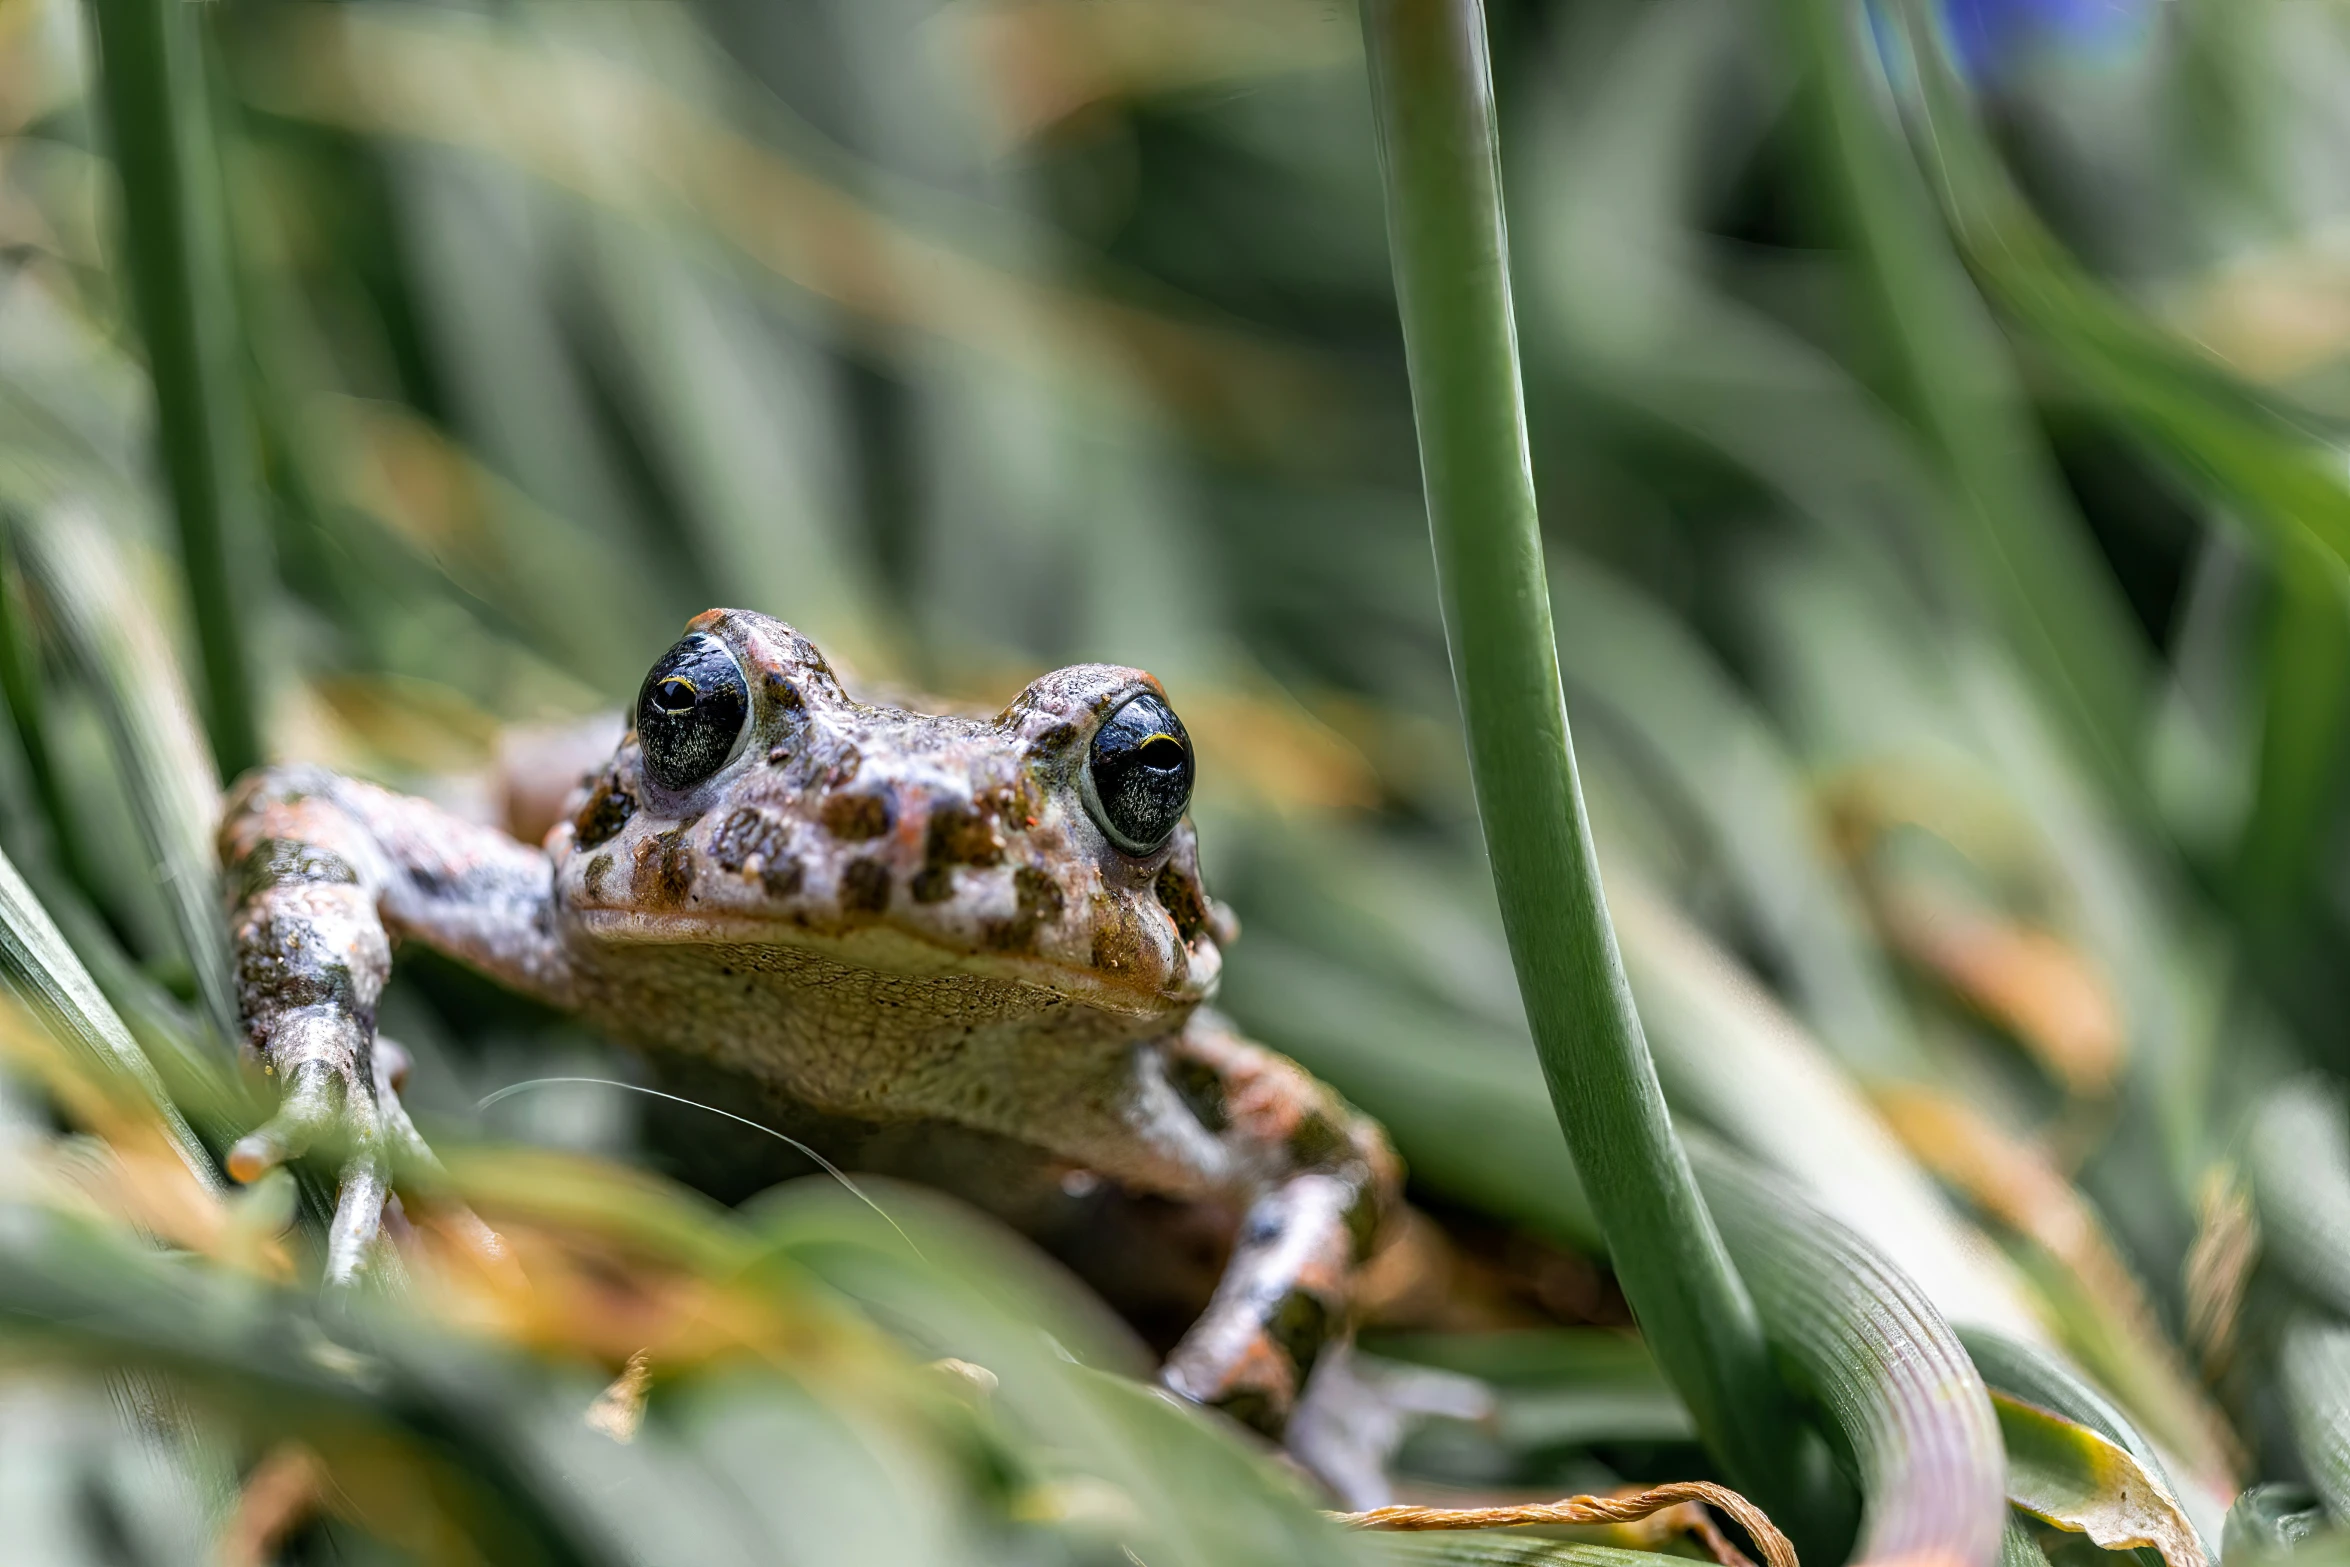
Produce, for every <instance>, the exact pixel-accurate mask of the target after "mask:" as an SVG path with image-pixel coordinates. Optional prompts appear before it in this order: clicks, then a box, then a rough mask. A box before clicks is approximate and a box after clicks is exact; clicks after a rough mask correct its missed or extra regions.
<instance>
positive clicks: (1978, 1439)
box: [1690, 1139, 2007, 1567]
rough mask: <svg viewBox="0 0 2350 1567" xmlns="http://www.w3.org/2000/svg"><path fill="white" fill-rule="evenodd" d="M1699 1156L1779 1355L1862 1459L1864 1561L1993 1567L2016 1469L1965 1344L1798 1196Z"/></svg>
mask: <svg viewBox="0 0 2350 1567" xmlns="http://www.w3.org/2000/svg"><path fill="white" fill-rule="evenodd" d="M1690 1152H1691V1155H1692V1159H1693V1162H1694V1163H1695V1164H1696V1167H1697V1171H1698V1175H1699V1178H1700V1179H1701V1180H1702V1181H1703V1183H1704V1185H1705V1194H1706V1200H1707V1201H1708V1202H1709V1203H1711V1204H1712V1206H1713V1209H1714V1212H1715V1213H1716V1214H1717V1215H1719V1217H1720V1219H1721V1223H1722V1234H1723V1236H1724V1237H1725V1238H1726V1239H1727V1240H1728V1241H1729V1243H1730V1251H1731V1255H1732V1256H1733V1257H1734V1258H1736V1260H1737V1263H1738V1269H1739V1272H1740V1273H1741V1274H1743V1275H1744V1276H1745V1278H1746V1281H1747V1284H1748V1287H1749V1288H1751V1289H1752V1290H1753V1291H1754V1301H1755V1305H1756V1307H1757V1308H1758V1309H1759V1310H1760V1311H1761V1312H1762V1316H1763V1324H1764V1327H1765V1328H1766V1329H1767V1330H1768V1332H1769V1333H1770V1336H1771V1342H1772V1344H1773V1346H1774V1347H1775V1348H1777V1349H1778V1350H1779V1351H1780V1352H1781V1353H1782V1354H1784V1355H1786V1356H1787V1357H1788V1359H1789V1360H1790V1361H1792V1362H1793V1363H1794V1366H1795V1368H1796V1369H1797V1371H1798V1372H1800V1373H1801V1375H1802V1376H1803V1378H1804V1379H1805V1381H1806V1382H1807V1383H1808V1384H1809V1386H1810V1390H1811V1392H1812V1393H1813V1394H1814V1396H1816V1397H1817V1398H1818V1399H1819V1401H1820V1403H1821V1405H1822V1406H1823V1407H1824V1408H1825V1410H1826V1412H1827V1415H1828V1417H1829V1419H1830V1420H1831V1421H1833V1422H1834V1424H1835V1426H1836V1428H1837V1430H1838V1432H1839V1433H1840V1434H1841V1436H1842V1437H1843V1440H1844V1445H1845V1446H1846V1447H1847V1448H1848V1449H1849V1451H1850V1452H1851V1454H1852V1459H1853V1463H1854V1465H1855V1467H1856V1468H1857V1470H1858V1472H1859V1478H1860V1489H1861V1498H1862V1501H1861V1525H1860V1538H1859V1542H1858V1543H1857V1544H1856V1545H1855V1546H1854V1548H1853V1557H1854V1559H1855V1560H1856V1561H1862V1562H1898V1561H1939V1562H1950V1563H1965V1564H1969V1567H1989V1564H1990V1563H1991V1561H1992V1560H1993V1559H1994V1558H1995V1557H1996V1556H1997V1555H1998V1554H1999V1548H2000V1531H2001V1529H2002V1527H2003V1526H2004V1521H2005V1519H2006V1516H2007V1489H2006V1482H2007V1472H2006V1471H2007V1465H2006V1457H2005V1454H2004V1452H2003V1451H2002V1449H2001V1447H2000V1440H1999V1423H1998V1419H1997V1417H1996V1416H1995V1414H1994V1413H1993V1410H1992V1405H1991V1396H1990V1393H1989V1391H1988V1390H1987V1389H1985V1387H1984V1386H1983V1379H1982V1377H1981V1375H1980V1374H1978V1373H1977V1372H1976V1370H1975V1366H1974V1362H1973V1361H1972V1360H1970V1359H1968V1358H1967V1353H1966V1349H1965V1347H1964V1346H1963V1345H1961V1344H1960V1343H1959V1341H1958V1336H1957V1335H1956V1334H1955V1333H1953V1332H1952V1331H1951V1330H1950V1327H1949V1325H1948V1324H1947V1323H1945V1322H1944V1321H1943V1320H1942V1317H1941V1314H1940V1313H1938V1312H1937V1311H1935V1310H1934V1307H1933V1305H1932V1303H1931V1302H1929V1301H1928V1300H1927V1299H1926V1298H1925V1296H1924V1294H1923V1293H1922V1292H1920V1291H1919V1289H1918V1287H1917V1286H1916V1285H1915V1284H1914V1283H1912V1282H1911V1281H1910V1280H1909V1279H1908V1278H1907V1277H1905V1276H1904V1275H1903V1274H1902V1273H1901V1272H1900V1270H1899V1269H1897V1268H1894V1267H1893V1266H1891V1265H1890V1264H1889V1263H1887V1262H1886V1261H1885V1259H1884V1258H1883V1257H1881V1256H1879V1255H1878V1254H1877V1252H1876V1251H1875V1250H1874V1249H1872V1248H1871V1247H1869V1246H1868V1245H1867V1244H1866V1243H1865V1242H1863V1241H1862V1240H1861V1239H1860V1238H1859V1237H1857V1236H1855V1235H1854V1234H1853V1233H1852V1232H1851V1231H1849V1230H1847V1229H1845V1228H1844V1226H1842V1225H1841V1224H1838V1223H1836V1222H1835V1221H1834V1220H1832V1219H1830V1218H1828V1217H1827V1216H1826V1215H1824V1214H1822V1213H1821V1212H1819V1210H1818V1209H1816V1208H1815V1207H1813V1206H1812V1205H1811V1204H1810V1202H1809V1201H1808V1200H1806V1199H1805V1198H1803V1197H1802V1196H1800V1195H1799V1194H1797V1193H1796V1191H1795V1190H1794V1189H1793V1188H1792V1187H1790V1186H1788V1185H1787V1184H1786V1183H1784V1182H1782V1181H1780V1180H1779V1179H1777V1178H1776V1177H1773V1176H1767V1175H1764V1174H1763V1173H1761V1172H1760V1171H1757V1170H1754V1169H1752V1168H1751V1167H1747V1166H1745V1165H1743V1164H1742V1163H1741V1162H1740V1161H1738V1160H1736V1159H1735V1158H1733V1157H1731V1156H1730V1155H1728V1154H1726V1153H1724V1152H1722V1151H1721V1150H1719V1149H1717V1148H1714V1147H1711V1146H1709V1145H1707V1144H1705V1143H1701V1142H1697V1141H1695V1140H1694V1139H1693V1140H1692V1141H1691V1144H1690Z"/></svg>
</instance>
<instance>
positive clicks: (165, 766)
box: [16, 506, 237, 1043]
mask: <svg viewBox="0 0 2350 1567" xmlns="http://www.w3.org/2000/svg"><path fill="white" fill-rule="evenodd" d="M16 538H17V542H18V545H19V548H20V552H21V555H22V558H23V561H24V567H25V574H26V578H27V581H28V584H29V585H30V586H31V587H32V588H33V590H34V591H35V593H36V594H37V595H38V597H39V599H40V602H41V605H42V607H43V608H44V609H45V610H46V611H47V618H48V624H49V629H50V632H51V634H52V635H53V636H54V637H55V638H56V641H57V643H58V646H59V649H60V650H61V651H62V652H63V653H64V655H65V657H66V659H67V661H68V662H69V663H70V664H71V665H72V666H73V668H74V669H75V670H76V671H77V672H78V673H79V674H80V675H81V677H82V679H83V680H85V681H86V682H88V684H89V687H90V689H91V691H92V693H93V694H94V695H95V696H96V697H97V699H98V706H99V709H100V711H101V712H102V713H103V714H104V715H105V719H106V727H107V732H108V736H109V738H110V739H111V740H112V742H113V745H114V754H115V759H116V762H117V764H118V765H119V766H120V767H121V769H122V776H123V780H124V782H125V784H126V786H127V791H126V792H127V793H128V794H129V796H130V801H131V807H132V810H133V811H134V812H135V813H136V816H137V820H138V824H139V829H140V832H141V834H142V835H143V836H144V837H145V839H146V849H147V853H148V855H149V856H150V857H151V858H152V860H153V861H154V865H155V873H156V879H157V881H158V882H159V884H160V885H161V887H162V890H163V896H164V902H165V904H166V906H167V907H168V908H169V909H170V910H171V914H172V924H173V927H174V929H175V931H176V933H177V934H178V936H179V939H180V945H181V947H182V948H183V950H184V951H185V952H186V954H187V958H188V965H189V967H190V968H191V969H192V970H193V971H194V973H195V977H196V992H197V995H198V997H199V998H200V999H201V1001H202V1003H203V1012H204V1016H205V1018H206V1020H207V1021H208V1022H209V1023H210V1024H211V1025H212V1028H213V1030H214V1032H215V1034H216V1036H217V1038H218V1039H219V1040H221V1041H223V1042H224V1043H225V1042H226V1041H230V1040H234V1039H235V1038H236V1037H237V1006H236V997H235V994H234V991H233V989H232V987H231V984H230V980H229V956H228V930H227V925H226V922H225V921H224V920H223V919H222V917H221V913H220V893H219V875H218V873H217V872H216V871H215V869H214V854H213V847H212V829H213V823H214V821H215V819H216V818H217V816H218V815H219V811H220V778H219V774H218V772H217V771H216V770H215V767H214V763H213V759H212V753H211V749H210V748H209V747H208V746H207V745H206V744H205V741H204V736H203V734H202V732H201V731H200V730H199V729H198V728H197V726H196V721H195V714H194V712H193V711H192V709H191V707H190V705H189V703H188V701H187V697H186V694H185V692H184V691H183V690H182V689H181V687H180V684H179V678H178V671H179V666H178V663H177V661H176V660H175V659H174V658H173V657H172V652H171V649H170V647H169V646H168V645H167V644H166V643H165V641H164V639H163V637H162V635H161V633H160V631H159V630H158V628H157V625H156V620H155V616H154V615H153V614H152V613H150V612H148V611H147V610H146V609H145V607H144V606H142V605H141V604H140V603H139V602H138V598H137V594H136V592H135V590H134V589H133V588H132V586H131V581H130V573H129V570H128V563H127V562H126V561H124V559H123V558H122V556H121V555H120V554H119V553H118V552H117V551H116V549H115V548H114V547H113V540H112V537H111V535H110V534H109V533H108V532H107V530H106V527H105V524H104V522H103V521H102V520H101V519H100V518H99V517H97V516H96V515H94V514H93V513H92V512H90V511H89V510H87V509H86V508H84V507H79V506H60V507H56V508H52V509H50V510H48V511H46V512H43V513H40V514H37V515H33V516H28V517H26V518H24V519H22V520H20V521H19V522H18V524H17V527H16Z"/></svg>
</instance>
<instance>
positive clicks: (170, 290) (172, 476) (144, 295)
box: [91, 0, 261, 773]
mask: <svg viewBox="0 0 2350 1567" xmlns="http://www.w3.org/2000/svg"><path fill="white" fill-rule="evenodd" d="M91 11H92V13H93V15H94V17H95V19H96V22H97V36H98V53H99V70H98V83H99V95H100V97H101V99H102V100H103V102H104V107H105V111H106V122H107V129H108V132H109V135H110V139H111V141H112V149H111V150H112V152H113V154H114V164H115V169H116V172H117V173H118V175H119V176H120V178H121V181H122V197H123V199H122V227H123V233H122V249H121V270H122V271H123V272H124V273H126V274H127V275H128V281H129V284H130V294H131V298H132V300H133V302H134V304H135V305H136V307H137V310H136V314H137V317H138V325H139V331H140V335H141V337H142V338H143V339H144V340H145V342H146V346H147V368H148V372H149V374H150V375H151V376H152V377H153V379H154V384H155V412H156V423H157V433H158V435H159V436H160V438H161V442H162V447H163V453H162V455H163V468H164V471H165V474H166V475H167V477H168V478H169V480H170V485H171V498H172V510H173V514H174V515H175V516H176V517H177V519H178V522H179V535H180V553H181V560H182V563H183V565H184V566H185V568H186V571H187V577H188V590H189V603H190V606H191V608H192V609H193V610H194V612H195V622H196V644H197V648H198V651H199V653H200V655H201V667H202V670H203V675H204V697H205V717H206V719H207V721H208V723H209V726H210V728H211V732H212V748H213V750H214V751H215V752H216V753H217V754H218V755H219V757H220V760H221V763H222V765H224V766H225V767H227V768H228V769H229V771H230V772H231V773H241V772H243V771H244V770H245V769H246V768H248V767H251V766H253V765H255V764H256V763H258V762H259V761H260V760H261V726H260V720H259V717H258V715H257V713H256V710H255V685H254V679H253V669H252V664H251V654H250V652H249V650H248V649H247V647H246V645H245V642H246V638H245V631H244V626H245V623H246V622H247V621H248V620H249V619H250V618H251V614H252V605H251V602H250V597H251V578H250V572H249V567H248V565H247V562H246V560H245V555H246V552H247V551H248V550H249V549H250V548H251V547H252V542H253V541H252V537H251V535H252V533H253V530H254V526H255V524H254V519H253V515H252V509H253V473H252V463H251V459H250V455H249V453H248V450H247V444H246V441H245V436H244V431H243V430H242V428H241V427H240V418H241V415H242V412H243V410H244V407H245V400H244V396H243V390H244V388H243V382H242V378H241V377H240V376H239V374H238V359H237V348H236V338H235V330H236V327H235V322H236V312H235V297H234V296H235V291H234V289H233V287H232V285H231V282H230V275H229V236H228V219H227V213H226V209H225V203H224V200H223V194H222V190H221V175H220V165H219V162H218V152H217V149H216V148H215V146H214V144H213V138H212V121H211V115H210V112H209V105H208V104H207V102H206V96H207V95H206V82H205V76H204V59H203V48H202V41H201V38H200V36H199V34H198V31H197V29H198V28H199V26H200V25H201V20H202V14H201V13H200V12H197V11H193V10H190V9H189V8H188V7H187V6H184V5H181V4H178V3H177V0H97V3H95V4H94V5H92V7H91Z"/></svg>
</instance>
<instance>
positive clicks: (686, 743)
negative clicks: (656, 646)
mask: <svg viewBox="0 0 2350 1567" xmlns="http://www.w3.org/2000/svg"><path fill="white" fill-rule="evenodd" d="M750 707H751V702H750V688H749V687H747V686H746V685H744V684H743V672H742V668H741V666H739V665H738V664H736V663H735V661H734V655H733V654H732V653H729V652H727V651H726V644H725V643H723V642H721V641H719V640H718V639H717V638H716V637H713V636H709V635H706V634H705V633H702V632H699V631H697V632H695V633H694V634H693V635H692V636H690V637H687V638H686V639H685V640H684V641H683V642H680V643H678V644H677V646H675V647H673V648H671V649H670V650H669V651H668V652H666V653H664V654H662V655H661V661H660V662H659V663H657V664H655V665H654V666H653V668H652V672H651V673H650V674H648V675H646V676H645V683H644V687H643V689H642V690H640V691H638V692H637V696H636V737H637V743H638V744H639V746H641V747H642V749H643V753H644V761H645V773H646V775H647V776H648V777H650V778H651V779H652V780H653V782H655V783H657V784H659V785H660V786H661V787H662V788H664V789H690V788H692V787H693V786H694V785H695V784H698V783H700V782H701V781H702V780H703V779H705V778H707V777H709V776H710V775H711V774H712V773H714V772H716V771H718V769H719V768H721V767H723V766H725V765H726V759H727V758H728V757H730V756H732V755H733V754H734V747H735V742H736V741H738V740H740V739H741V738H742V734H743V720H744V718H746V717H747V716H748V715H749V713H750Z"/></svg>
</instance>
